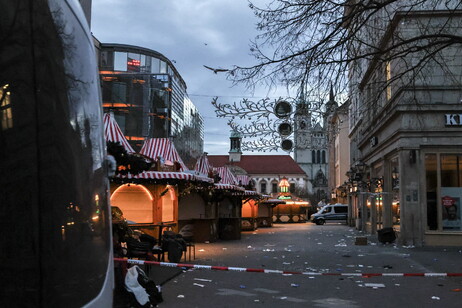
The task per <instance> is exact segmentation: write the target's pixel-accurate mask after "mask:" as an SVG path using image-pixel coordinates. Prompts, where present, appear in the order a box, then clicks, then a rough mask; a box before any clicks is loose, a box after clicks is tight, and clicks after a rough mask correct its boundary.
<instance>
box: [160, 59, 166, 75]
mask: <svg viewBox="0 0 462 308" xmlns="http://www.w3.org/2000/svg"><path fill="white" fill-rule="evenodd" d="M160 73H161V74H167V62H165V61H162V60H161V61H160Z"/></svg>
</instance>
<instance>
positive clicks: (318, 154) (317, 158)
mask: <svg viewBox="0 0 462 308" xmlns="http://www.w3.org/2000/svg"><path fill="white" fill-rule="evenodd" d="M316 163H318V164H319V163H321V151H319V150H318V151H317V152H316Z"/></svg>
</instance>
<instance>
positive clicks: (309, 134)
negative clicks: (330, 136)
mask: <svg viewBox="0 0 462 308" xmlns="http://www.w3.org/2000/svg"><path fill="white" fill-rule="evenodd" d="M303 87H304V86H302V89H301V90H300V95H299V97H298V103H297V107H296V110H295V115H294V129H295V131H294V139H295V147H294V160H295V161H296V162H297V164H298V165H299V166H300V167H301V168H302V169H303V171H305V173H306V175H307V176H308V179H309V184H308V188H307V190H308V193H309V194H313V195H314V198H315V200H316V201H320V200H322V199H326V200H327V198H328V196H327V193H328V185H327V176H328V174H327V172H328V161H327V158H328V157H329V156H328V153H327V149H328V147H327V132H326V131H325V126H323V125H322V124H323V123H320V122H319V121H316V120H314V119H313V117H312V113H311V107H312V106H311V103H310V102H308V101H307V99H306V97H305V95H304V90H303ZM331 100H333V97H332V96H331V97H330V99H329V102H330V101H331ZM328 105H329V103H328Z"/></svg>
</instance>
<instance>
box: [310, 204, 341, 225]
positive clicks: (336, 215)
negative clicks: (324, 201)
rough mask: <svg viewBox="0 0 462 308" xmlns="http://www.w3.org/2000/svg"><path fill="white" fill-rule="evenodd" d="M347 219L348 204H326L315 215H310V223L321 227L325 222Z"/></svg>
mask: <svg viewBox="0 0 462 308" xmlns="http://www.w3.org/2000/svg"><path fill="white" fill-rule="evenodd" d="M347 219H348V204H341V203H336V204H328V205H325V206H323V207H322V208H321V209H320V210H319V211H318V212H317V213H315V214H313V215H311V222H314V223H315V224H317V225H323V224H325V223H326V221H327V220H329V221H339V220H344V221H346V220H347Z"/></svg>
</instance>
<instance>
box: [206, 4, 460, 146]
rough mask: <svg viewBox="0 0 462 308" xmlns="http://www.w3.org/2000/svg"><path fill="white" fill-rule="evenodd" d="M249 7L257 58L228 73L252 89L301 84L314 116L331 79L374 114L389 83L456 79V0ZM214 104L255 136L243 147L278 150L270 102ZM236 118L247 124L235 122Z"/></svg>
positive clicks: (232, 122)
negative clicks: (255, 20) (253, 19)
mask: <svg viewBox="0 0 462 308" xmlns="http://www.w3.org/2000/svg"><path fill="white" fill-rule="evenodd" d="M249 6H250V8H251V9H252V10H253V11H254V13H255V16H256V17H257V18H258V23H257V28H258V30H260V32H261V34H260V35H258V36H257V37H256V38H255V40H254V41H253V42H252V44H251V46H250V51H251V53H252V54H253V56H254V57H255V59H256V63H255V64H254V65H252V66H248V67H243V66H239V65H236V66H234V67H232V68H230V69H229V70H228V71H227V74H228V78H229V79H230V80H232V81H233V82H234V83H235V84H245V85H246V86H247V87H248V88H250V89H252V88H255V87H257V86H267V87H270V88H271V87H278V86H281V85H283V86H285V87H287V88H290V89H294V88H295V89H300V90H299V91H300V92H299V93H302V94H303V95H302V98H305V99H306V101H312V102H316V103H315V104H309V108H310V112H311V115H312V116H313V119H314V120H315V121H321V120H320V119H321V118H323V116H325V109H324V107H323V103H324V102H326V101H327V100H326V97H327V94H328V93H329V87H330V86H331V85H333V86H334V88H335V93H337V94H341V95H342V94H343V97H344V98H346V97H347V95H350V96H352V97H353V98H354V99H353V104H356V99H355V98H356V97H362V99H363V100H364V101H365V102H366V104H363V105H362V107H360V108H357V109H356V110H355V112H356V113H357V114H358V115H359V116H360V115H361V114H362V113H365V112H367V113H374V112H378V111H377V110H380V108H379V107H381V106H382V105H383V104H384V103H383V102H384V101H386V100H389V99H390V98H389V96H391V90H390V89H391V87H392V86H393V85H394V84H399V85H400V86H401V87H406V86H409V87H416V86H424V84H425V81H426V78H431V77H429V76H432V75H435V74H434V72H435V70H438V71H439V73H438V74H437V75H443V76H446V78H453V79H454V80H452V84H457V85H459V86H460V84H461V83H462V82H461V81H462V80H461V78H460V76H461V74H460V72H457V71H455V69H457V63H455V62H454V61H455V60H454V59H457V57H460V54H459V51H460V48H461V46H462V32H461V31H460V30H461V29H462V2H461V1H460V0H327V1H326V0H273V1H271V2H270V3H269V4H267V5H266V6H264V7H257V6H255V5H254V4H252V2H249ZM451 49H452V59H453V61H451V60H450V59H449V58H450V57H451ZM448 59H449V60H450V61H448ZM454 64H455V65H454ZM454 67H456V68H454ZM429 71H433V73H429ZM374 74H378V77H376V78H369V76H372V75H374ZM366 80H367V82H366ZM429 82H431V81H429ZM359 92H360V93H359ZM337 97H339V96H337ZM340 97H342V96H340ZM308 98H311V99H308ZM340 100H343V99H342V98H340ZM296 103H297V102H296V101H295V102H294V103H293V105H294V106H295V104H296ZM212 104H213V105H214V106H215V108H216V113H217V115H218V116H220V117H228V118H230V119H231V120H230V121H229V122H228V124H229V125H230V126H231V127H232V128H233V129H235V130H237V131H240V132H241V133H242V134H243V136H244V137H260V139H259V140H256V141H255V140H254V141H251V142H247V143H243V144H244V145H245V146H247V148H246V149H249V150H252V149H256V150H276V149H277V148H278V144H279V143H280V140H281V138H279V139H278V135H277V133H276V132H277V131H276V127H277V125H278V124H279V122H277V121H276V122H275V121H272V120H271V118H270V117H268V114H269V113H268V110H269V109H271V106H273V105H274V102H270V101H268V100H267V101H261V102H259V103H256V104H254V103H252V102H249V101H246V100H244V101H242V102H241V103H238V104H234V105H226V104H224V105H221V104H219V103H218V102H217V101H216V100H215V101H214V102H212ZM368 115H369V114H368ZM370 116H374V114H370ZM239 118H241V119H247V120H251V121H252V122H251V123H250V125H247V126H246V125H238V124H237V122H236V121H235V119H239ZM257 128H260V129H257Z"/></svg>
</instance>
